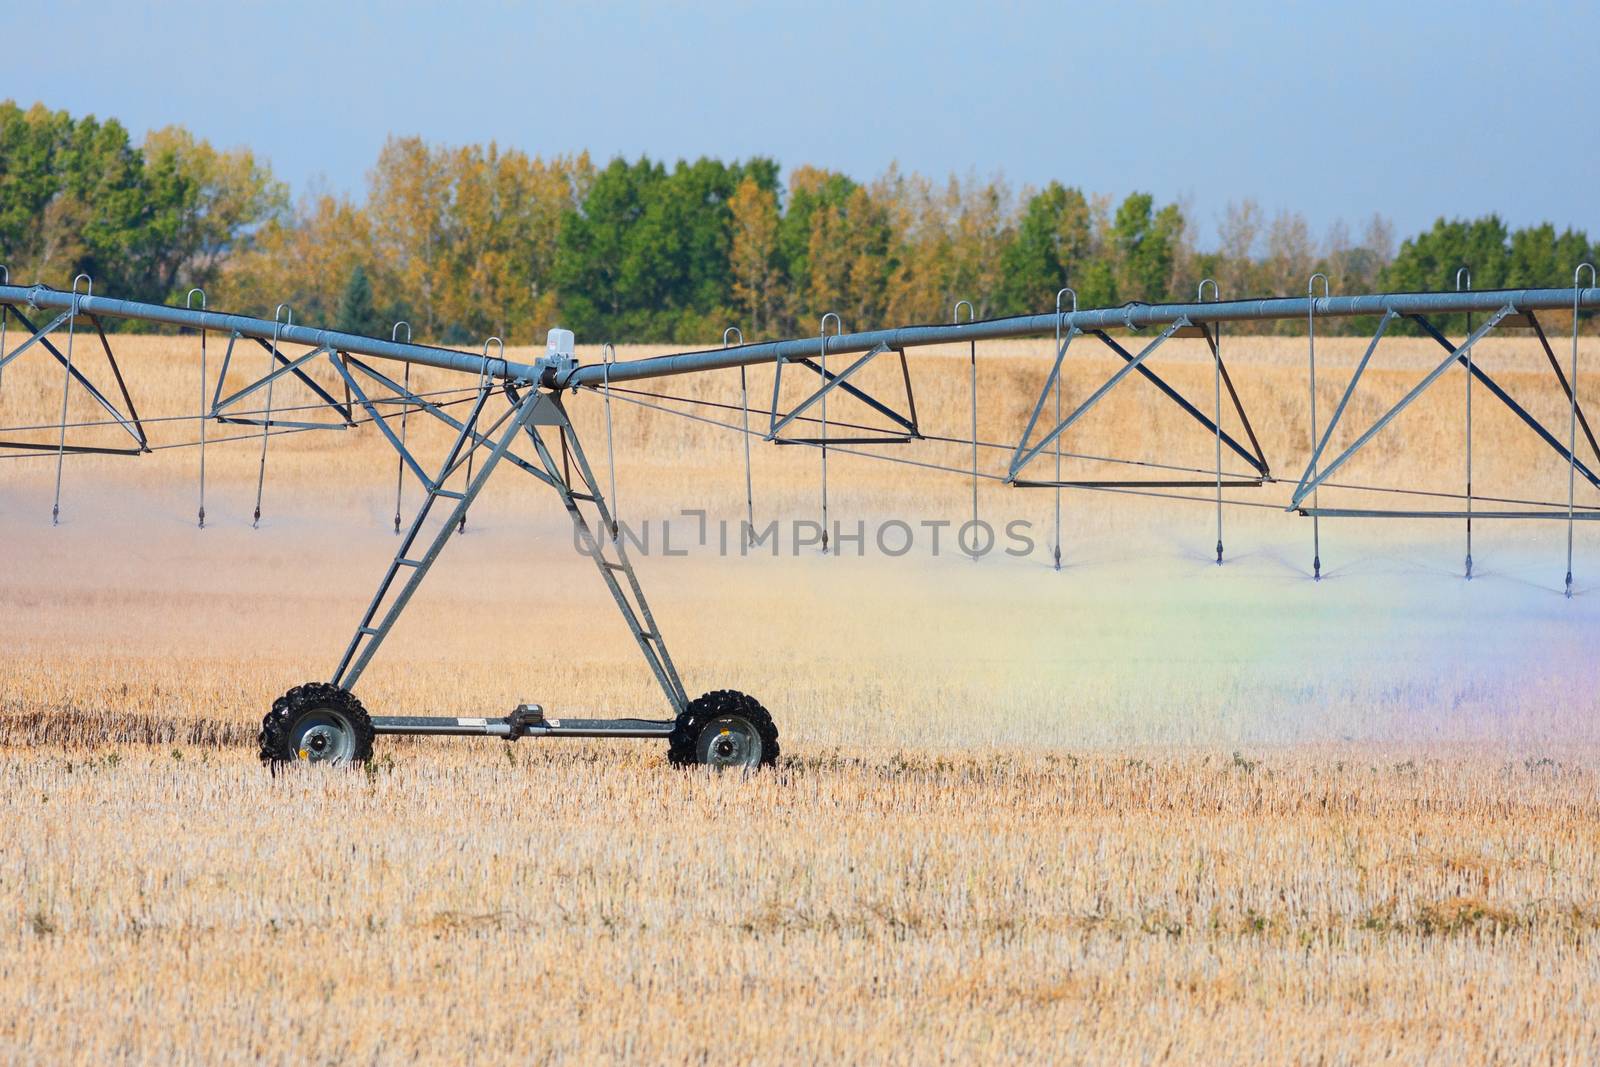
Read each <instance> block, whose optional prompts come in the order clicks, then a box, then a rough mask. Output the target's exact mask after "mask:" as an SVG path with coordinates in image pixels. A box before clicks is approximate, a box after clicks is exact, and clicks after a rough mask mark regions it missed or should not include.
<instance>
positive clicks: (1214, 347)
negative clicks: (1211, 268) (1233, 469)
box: [1194, 278, 1222, 567]
mask: <svg viewBox="0 0 1600 1067" xmlns="http://www.w3.org/2000/svg"><path fill="white" fill-rule="evenodd" d="M1207 284H1209V285H1210V286H1211V300H1212V302H1213V303H1215V302H1216V301H1219V300H1221V299H1222V290H1221V288H1220V287H1218V285H1217V280H1216V279H1215V278H1205V279H1202V280H1201V282H1200V286H1199V288H1198V289H1196V290H1195V295H1194V298H1195V302H1196V303H1205V299H1206V285H1207ZM1201 329H1203V330H1207V331H1208V332H1207V335H1206V343H1207V345H1208V346H1209V347H1210V349H1211V363H1212V370H1213V375H1212V376H1213V378H1214V379H1215V381H1214V382H1213V383H1212V389H1213V392H1214V393H1215V394H1216V395H1215V401H1214V403H1215V411H1216V414H1215V415H1214V416H1213V417H1212V419H1211V421H1212V422H1213V423H1214V424H1215V425H1216V427H1217V566H1219V567H1220V566H1222V323H1220V322H1215V323H1212V324H1211V326H1210V327H1209V328H1208V327H1206V326H1201ZM1210 330H1215V331H1216V332H1215V333H1214V334H1213V333H1210V332H1209V331H1210Z"/></svg>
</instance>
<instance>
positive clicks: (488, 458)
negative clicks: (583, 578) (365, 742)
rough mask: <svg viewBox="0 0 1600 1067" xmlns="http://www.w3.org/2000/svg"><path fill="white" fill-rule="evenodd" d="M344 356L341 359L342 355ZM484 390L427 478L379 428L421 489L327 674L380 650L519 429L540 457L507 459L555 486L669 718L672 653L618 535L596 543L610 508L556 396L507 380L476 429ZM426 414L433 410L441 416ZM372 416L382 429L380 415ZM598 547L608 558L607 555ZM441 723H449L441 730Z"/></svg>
mask: <svg viewBox="0 0 1600 1067" xmlns="http://www.w3.org/2000/svg"><path fill="white" fill-rule="evenodd" d="M346 359H347V360H348V357H346ZM350 362H352V363H353V362H354V361H350ZM361 369H362V370H363V371H364V372H367V371H370V368H365V367H362V368H361ZM344 374H345V375H346V378H345V380H346V382H347V383H349V385H350V386H351V388H352V390H354V391H355V392H356V394H357V396H358V397H359V398H360V400H359V402H360V403H361V404H362V406H363V407H366V408H367V410H368V411H369V412H372V413H374V414H375V415H376V409H375V407H372V406H369V405H371V404H372V401H371V400H370V398H368V397H366V395H365V391H364V390H362V389H361V386H360V383H359V382H358V381H357V380H356V379H355V377H354V376H353V375H351V374H350V373H349V371H348V370H347V369H346V370H344ZM380 377H381V376H380ZM391 384H392V383H391ZM490 395H491V390H489V389H481V390H480V391H479V393H478V396H477V398H476V400H475V402H474V404H473V407H472V410H471V412H470V413H469V414H468V415H467V417H466V418H465V419H464V420H462V421H460V422H459V423H456V425H457V426H458V431H457V433H456V437H455V440H454V442H453V443H452V445H451V446H450V448H449V449H448V450H447V451H446V453H445V456H444V459H443V461H442V462H441V464H440V466H439V468H438V471H437V473H436V474H433V475H428V474H427V473H426V472H425V471H424V470H423V469H422V467H421V466H420V464H419V463H418V462H417V460H416V458H415V457H414V456H413V455H412V454H411V453H410V451H409V450H408V449H406V448H405V447H404V446H403V445H402V444H401V443H400V442H399V439H398V438H397V437H396V436H395V435H394V434H393V433H392V431H388V430H387V427H385V429H386V432H385V437H386V439H387V440H388V441H389V443H390V444H391V445H392V446H393V447H394V448H395V449H396V451H397V452H398V453H399V454H400V456H401V458H402V459H403V460H404V461H406V463H407V465H408V466H410V467H411V468H412V470H413V471H414V472H415V473H417V474H418V476H419V477H420V478H422V480H423V485H424V489H425V492H424V496H423V500H422V502H421V504H420V505H419V506H418V508H417V511H416V514H415V516H414V517H413V518H412V521H411V525H410V527H409V529H408V530H407V531H406V533H405V535H404V537H403V538H402V540H401V542H400V546H399V548H398V549H397V550H396V552H395V555H394V558H393V559H392V560H391V561H390V564H389V567H388V569H387V570H386V571H385V572H384V575H383V577H382V579H381V580H380V581H379V583H378V588H377V591H376V592H375V593H374V594H373V597H372V599H371V601H370V602H369V604H368V605H367V609H366V612H365V613H364V614H363V615H362V618H361V621H360V623H359V624H358V625H357V627H356V630H355V633H354V634H353V635H352V637H351V638H350V642H349V644H348V645H347V646H346V648H345V652H344V655H343V657H342V658H341V659H340V661H339V665H338V667H337V669H335V671H334V673H333V676H332V678H331V679H330V680H331V681H332V683H333V684H334V685H337V686H340V687H342V688H344V689H351V688H353V687H354V686H355V684H356V682H357V681H358V680H359V679H360V678H361V676H362V674H363V673H365V671H366V669H367V667H368V665H369V664H370V663H371V661H372V658H373V656H374V655H375V654H376V653H377V651H378V648H379V646H380V645H382V643H383V641H384V640H385V639H386V638H387V637H388V635H389V633H390V632H391V631H392V630H393V628H394V625H395V623H396V622H397V621H398V620H399V618H400V615H401V613H402V612H404V610H405V608H406V605H407V604H408V603H409V602H410V601H411V598H412V596H413V595H415V593H416V591H417V589H418V588H419V587H420V586H421V584H422V581H423V579H424V578H426V577H427V574H428V572H429V570H431V569H432V567H433V565H434V563H435V562H436V561H437V560H438V558H439V556H440V554H441V553H442V552H443V551H444V549H445V546H446V545H447V544H448V543H449V541H450V538H451V535H452V534H453V533H455V532H456V531H457V530H458V529H459V528H460V522H461V520H462V519H463V518H464V517H465V515H466V513H467V510H468V509H469V508H470V507H471V506H472V503H473V501H474V500H475V499H477V497H478V495H479V493H481V492H482V491H483V487H484V486H485V485H486V484H487V483H488V480H489V478H490V476H491V475H492V474H493V473H494V470H495V468H496V467H497V466H498V465H499V463H500V462H501V461H502V460H504V459H507V458H513V457H512V454H511V446H512V444H513V443H514V442H515V441H516V440H518V439H519V438H520V437H521V436H523V435H526V436H527V438H528V440H529V441H530V442H531V444H532V445H533V448H534V450H535V452H536V453H537V455H538V457H539V467H534V466H533V465H532V464H529V463H527V462H526V461H519V462H518V463H517V464H516V465H517V466H519V467H521V468H522V469H523V470H525V471H527V472H528V473H529V474H532V475H533V476H534V477H535V478H537V479H538V480H539V481H540V482H542V483H544V484H545V485H547V486H549V487H551V488H552V489H554V490H555V491H556V493H557V495H558V496H559V497H560V499H561V502H562V505H563V506H564V507H565V508H566V510H567V514H568V515H569V516H570V518H571V520H572V523H573V527H574V530H575V531H576V534H577V536H578V539H579V542H580V547H581V549H582V551H583V552H584V554H585V555H588V556H589V557H590V559H592V560H593V561H594V564H595V567H596V569H597V570H598V571H599V573H600V576H601V578H602V579H603V580H604V581H605V583H606V587H607V589H608V590H609V592H610V593H611V597H612V599H613V601H614V602H615V603H616V606H617V608H618V610H619V612H620V613H621V615H622V617H623V620H624V621H625V622H626V623H627V625H628V629H629V631H630V632H631V633H632V635H633V637H634V640H635V642H636V643H637V644H638V647H639V651H640V653H641V654H642V655H643V656H644V659H645V662H646V664H647V665H648V666H649V668H650V670H651V673H652V674H653V675H654V677H655V680H656V682H657V684H658V685H659V686H660V687H661V690H662V692H663V694H665V696H666V698H667V703H668V704H669V706H670V707H671V710H672V714H673V716H674V717H675V716H677V715H678V714H679V713H681V712H682V711H683V710H684V708H686V707H687V706H688V704H689V697H688V694H687V693H686V691H685V690H684V687H683V682H682V680H681V678H680V677H679V675H678V670H677V667H676V665H675V664H674V663H673V661H672V657H671V654H670V653H669V652H668V651H667V647H666V641H665V639H664V638H663V637H662V635H661V630H660V627H659V626H658V625H657V624H656V621H655V617H654V615H653V614H652V612H651V610H650V605H649V603H648V601H647V600H646V599H645V595H644V590H643V588H642V587H641V586H640V584H639V579H638V575H637V573H636V572H635V571H634V568H633V563H632V561H631V560H630V558H629V556H628V552H627V547H626V544H625V539H623V538H617V537H607V538H604V539H602V538H599V537H596V536H595V527H596V525H598V526H599V528H600V529H605V530H610V529H611V528H612V517H611V512H610V510H609V508H608V506H607V504H606V501H605V498H604V496H603V495H602V493H601V491H600V485H599V480H598V479H597V478H596V477H595V474H594V470H593V468H592V467H591V466H590V465H589V460H588V457H587V456H586V455H585V453H584V451H583V448H582V445H581V444H580V443H579V441H578V436H577V433H576V431H575V430H574V429H573V426H572V422H571V420H570V419H569V418H568V416H567V413H566V409H565V406H564V405H563V403H562V401H561V396H560V394H559V393H555V392H545V391H540V390H537V389H533V390H530V391H529V392H528V393H527V394H526V395H525V396H524V395H523V394H522V393H521V391H520V389H519V388H518V387H517V385H516V384H515V383H508V384H507V386H506V388H505V395H506V398H507V400H508V401H509V402H510V403H509V406H508V409H507V410H506V412H505V413H504V414H502V415H501V416H499V418H497V419H495V420H494V421H493V423H492V424H491V425H489V426H488V427H487V428H484V429H480V428H479V424H480V422H482V421H483V419H484V416H485V406H486V404H487V402H488V399H489V397H490ZM407 399H408V402H418V403H419V404H420V403H423V402H421V401H420V398H416V397H415V396H411V397H409V398H407ZM434 414H440V415H442V413H440V412H434ZM379 421H380V425H382V424H383V423H382V419H381V416H380V417H379ZM450 421H454V420H450ZM551 434H553V435H554V436H555V438H556V442H555V447H554V448H552V442H551V441H550V440H547V436H546V435H551ZM477 452H483V453H485V455H484V458H483V459H482V461H481V463H480V464H479V465H478V469H477V473H476V474H475V475H473V476H472V477H471V478H470V479H469V481H468V483H467V484H466V485H465V486H463V487H462V488H460V489H450V488H447V487H446V486H447V484H448V482H449V481H450V479H451V476H452V475H453V474H454V473H455V472H456V471H458V470H460V469H462V468H463V467H464V466H466V465H467V464H468V463H469V462H470V461H471V459H472V457H473V455H474V453H477ZM558 456H559V458H558ZM440 500H449V501H453V504H452V506H451V510H450V511H449V513H448V514H447V515H446V516H445V518H444V520H443V522H442V523H439V524H438V525H437V526H436V527H435V528H434V530H433V532H432V533H431V535H430V536H428V537H427V538H426V544H425V547H423V548H422V551H421V552H420V553H417V552H415V551H414V549H415V548H417V547H418V546H419V545H421V544H422V543H423V541H424V536H423V535H424V532H425V528H426V527H427V526H428V519H429V517H430V514H431V513H432V511H433V508H434V505H435V504H436V503H438V502H439V501H440ZM585 506H588V507H592V508H593V509H594V511H595V521H594V522H593V523H591V521H590V519H589V517H588V516H587V515H585V513H584V507H585ZM607 546H609V549H610V553H611V554H610V555H608V553H607ZM402 572H404V573H405V578H404V579H403V580H401V577H400V576H401V574H402ZM586 721H587V722H591V726H590V727H589V728H590V729H598V727H594V726H593V725H592V723H593V722H600V721H601V720H592V721H590V720H586ZM604 721H605V722H613V721H625V722H630V723H639V724H641V725H639V726H638V727H636V729H641V730H644V731H645V733H643V734H639V735H638V736H657V735H660V734H661V733H662V732H663V730H664V729H665V728H668V727H670V725H671V720H670V719H668V720H660V721H657V720H604ZM374 722H375V726H376V727H377V728H378V730H379V732H395V733H410V732H424V733H429V732H431V733H457V732H460V733H485V732H489V731H488V728H487V726H486V724H485V723H484V721H483V720H427V722H433V723H434V725H433V726H431V727H430V726H427V725H426V723H425V722H424V721H423V720H415V719H405V718H398V719H388V720H383V719H377V720H374ZM440 722H445V723H454V724H455V725H454V727H447V726H441V725H439V723H440ZM463 724H465V725H463ZM541 724H542V720H541ZM479 727H483V728H481V729H480V728H479ZM546 729H548V728H546ZM556 729H560V724H559V722H557V723H556ZM572 729H578V728H577V727H573V728H572ZM628 729H630V727H617V728H605V729H604V730H603V731H602V735H603V736H616V735H617V733H618V730H622V731H624V735H625V736H633V735H631V734H626V733H625V731H626V730H628Z"/></svg>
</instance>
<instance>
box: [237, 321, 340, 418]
mask: <svg viewBox="0 0 1600 1067" xmlns="http://www.w3.org/2000/svg"><path fill="white" fill-rule="evenodd" d="M239 337H240V334H239V333H238V332H237V331H235V332H233V333H231V334H229V336H228V347H227V349H226V350H224V352H223V354H222V367H221V368H220V369H219V370H218V371H217V385H216V389H215V391H214V392H213V393H212V395H211V412H210V415H211V417H212V418H214V419H216V420H217V421H218V422H223V423H228V424H230V425H234V426H261V427H269V426H270V427H279V428H284V429H296V430H348V429H350V428H351V427H352V426H354V425H355V420H354V419H353V418H352V417H351V400H350V397H348V396H346V397H345V401H344V403H342V404H341V403H340V402H339V401H338V400H337V399H335V398H334V396H333V394H331V393H329V392H328V391H327V390H326V389H324V388H323V387H322V386H321V385H320V384H318V383H317V381H316V379H314V378H312V377H311V375H309V374H307V373H306V372H305V365H306V364H307V363H310V362H311V361H312V360H314V359H316V358H317V357H318V356H323V355H327V356H330V357H331V356H333V355H334V354H335V352H336V351H337V350H336V349H334V348H332V347H330V346H329V345H327V344H322V345H318V346H316V347H314V348H313V349H312V350H311V351H309V352H307V353H305V354H304V355H302V356H297V357H295V358H294V359H290V358H289V357H288V356H286V355H284V354H283V353H282V352H279V351H278V346H277V343H276V342H275V341H271V342H269V341H267V340H266V339H265V338H261V337H253V338H251V340H253V341H255V343H256V344H258V345H260V346H261V347H262V348H264V349H266V351H267V353H268V355H269V357H270V358H269V360H268V363H269V365H274V366H273V369H272V370H270V371H269V372H268V373H266V374H264V375H262V376H261V377H260V378H257V379H256V380H255V381H253V382H251V383H250V384H248V385H246V386H245V387H244V388H242V389H238V390H236V391H234V392H233V393H231V394H229V395H228V396H227V397H223V395H222V383H223V382H224V381H225V380H227V377H228V367H229V365H230V364H231V363H232V361H233V346H234V342H236V341H238V340H239ZM335 366H337V362H335ZM285 375H293V376H294V377H295V378H296V379H298V380H299V381H300V382H301V383H302V384H304V385H305V386H306V387H307V388H309V389H310V390H311V391H312V393H314V394H315V395H316V397H317V399H318V400H320V401H322V403H324V404H326V405H327V406H328V407H330V408H332V409H333V410H334V411H335V412H336V413H338V415H339V417H340V419H341V421H340V422H311V421H304V420H292V419H274V418H273V417H272V414H271V410H270V407H269V408H268V409H267V411H266V413H265V414H264V415H263V417H262V418H248V417H245V416H240V415H228V414H225V412H226V409H228V408H230V407H232V406H234V405H235V404H237V403H238V402H239V401H240V400H243V399H244V398H245V397H247V396H251V395H253V394H255V393H256V392H258V391H260V390H262V389H267V388H269V387H270V386H271V385H272V384H273V383H274V382H276V381H277V380H278V379H280V378H282V377H284V376H285ZM269 403H270V402H269Z"/></svg>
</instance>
